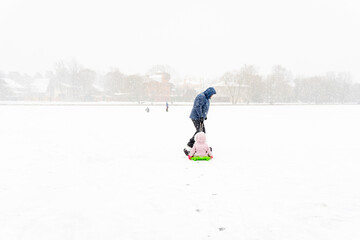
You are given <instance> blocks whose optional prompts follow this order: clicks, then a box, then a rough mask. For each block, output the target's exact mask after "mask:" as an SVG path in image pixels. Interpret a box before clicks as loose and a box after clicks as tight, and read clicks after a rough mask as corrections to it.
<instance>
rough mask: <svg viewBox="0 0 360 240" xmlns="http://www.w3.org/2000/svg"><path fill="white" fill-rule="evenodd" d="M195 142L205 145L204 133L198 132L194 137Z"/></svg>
mask: <svg viewBox="0 0 360 240" xmlns="http://www.w3.org/2000/svg"><path fill="white" fill-rule="evenodd" d="M195 141H196V142H197V143H206V135H205V133H204V132H199V133H197V134H196V136H195Z"/></svg>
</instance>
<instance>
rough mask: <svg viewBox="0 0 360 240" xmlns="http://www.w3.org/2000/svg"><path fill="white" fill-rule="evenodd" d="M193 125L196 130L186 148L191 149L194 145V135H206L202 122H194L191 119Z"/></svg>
mask: <svg viewBox="0 0 360 240" xmlns="http://www.w3.org/2000/svg"><path fill="white" fill-rule="evenodd" d="M191 120H192V121H193V123H194V126H195V128H196V132H195V134H194V136H192V138H190V140H189V142H188V144H187V145H188V146H189V147H191V148H192V147H193V146H194V144H195V135H196V134H197V133H198V132H204V133H206V131H205V125H204V121H200V120H194V119H191Z"/></svg>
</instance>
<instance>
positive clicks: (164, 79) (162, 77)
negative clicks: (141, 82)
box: [145, 72, 174, 102]
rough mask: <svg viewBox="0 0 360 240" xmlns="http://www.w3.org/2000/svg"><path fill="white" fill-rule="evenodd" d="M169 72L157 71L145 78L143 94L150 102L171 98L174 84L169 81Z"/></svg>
mask: <svg viewBox="0 0 360 240" xmlns="http://www.w3.org/2000/svg"><path fill="white" fill-rule="evenodd" d="M170 78H171V76H170V74H168V73H166V72H157V73H155V74H152V75H149V76H148V77H147V78H146V80H145V96H146V98H147V99H148V100H149V101H152V102H161V101H163V102H165V101H170V100H171V95H172V88H173V86H174V84H172V83H171V82H170Z"/></svg>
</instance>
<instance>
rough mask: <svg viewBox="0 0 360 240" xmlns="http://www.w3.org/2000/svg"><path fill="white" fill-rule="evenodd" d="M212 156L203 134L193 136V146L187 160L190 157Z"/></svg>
mask: <svg viewBox="0 0 360 240" xmlns="http://www.w3.org/2000/svg"><path fill="white" fill-rule="evenodd" d="M212 156H213V154H212V152H211V149H210V148H209V146H208V145H207V143H206V135H205V133H204V132H199V133H197V134H196V135H195V144H194V146H193V147H192V148H191V150H190V153H189V158H192V157H211V158H212Z"/></svg>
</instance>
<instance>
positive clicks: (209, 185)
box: [0, 106, 360, 240]
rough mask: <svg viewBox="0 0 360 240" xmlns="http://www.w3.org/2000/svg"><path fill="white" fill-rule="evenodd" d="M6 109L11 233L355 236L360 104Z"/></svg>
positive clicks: (3, 179) (5, 230)
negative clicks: (201, 140)
mask: <svg viewBox="0 0 360 240" xmlns="http://www.w3.org/2000/svg"><path fill="white" fill-rule="evenodd" d="M145 107H146V106H0V148H1V151H0V239H2V240H71V239H76V240H119V239H125V240H128V239H130V240H132V239H138V240H144V239H154V240H172V239H174V240H175V239H178V240H185V239H190V240H192V239H194V240H197V239H218V240H227V239H228V240H235V239H242V240H340V239H346V240H358V239H360V228H359V223H360V149H359V136H360V125H359V123H360V109H359V106H211V107H210V111H209V115H208V120H207V121H206V122H205V125H206V130H207V137H208V143H209V145H210V146H212V147H213V153H214V159H212V160H211V161H209V162H194V161H190V160H188V159H187V158H186V157H185V155H184V153H183V152H182V149H183V147H184V146H185V144H186V143H187V141H188V139H189V138H190V137H191V135H192V134H193V133H194V127H193V125H192V122H191V120H190V119H189V118H188V116H189V113H190V110H191V106H170V109H169V112H166V111H165V106H163V107H162V106H150V113H146V112H145Z"/></svg>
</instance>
